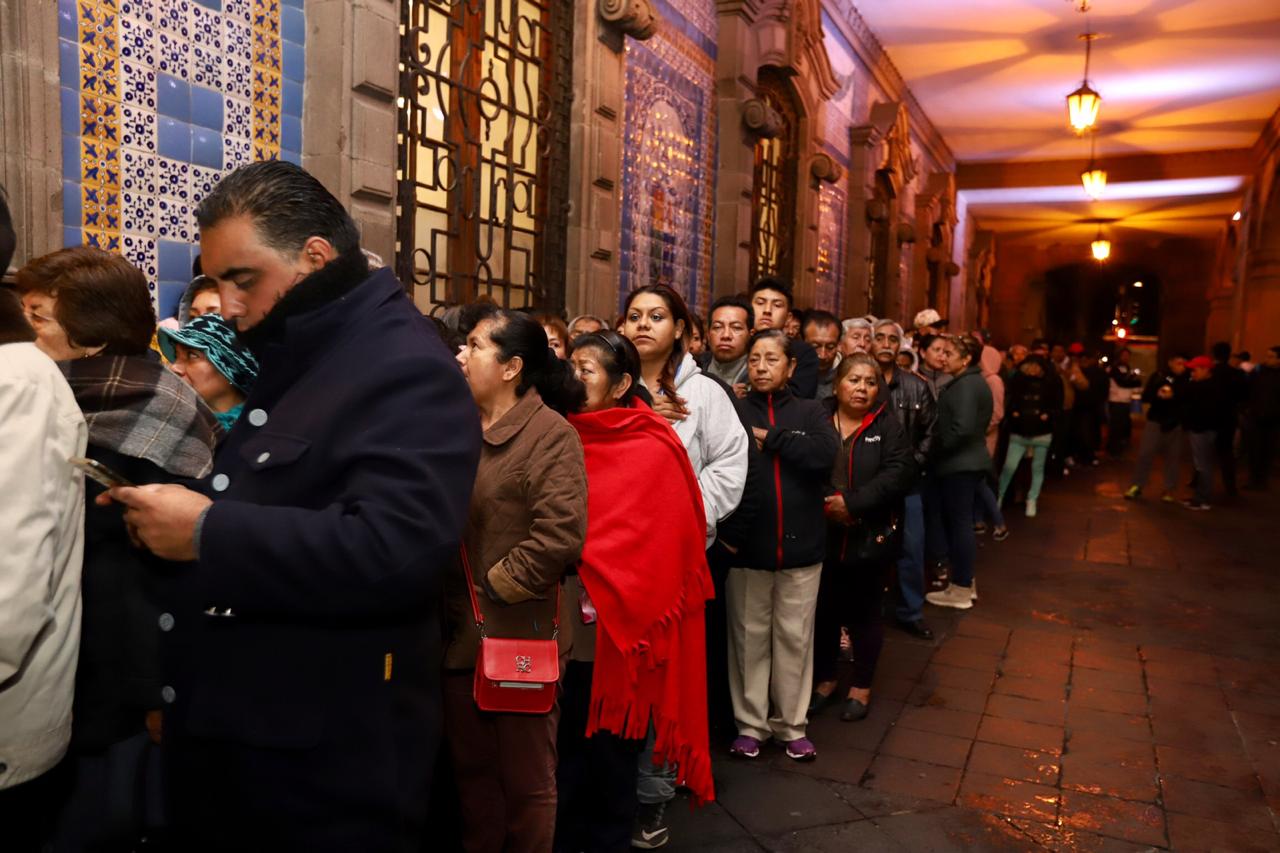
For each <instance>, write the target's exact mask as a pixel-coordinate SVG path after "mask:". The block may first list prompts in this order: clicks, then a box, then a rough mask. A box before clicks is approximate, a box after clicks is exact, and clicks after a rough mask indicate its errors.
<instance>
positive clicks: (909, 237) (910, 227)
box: [896, 219, 916, 246]
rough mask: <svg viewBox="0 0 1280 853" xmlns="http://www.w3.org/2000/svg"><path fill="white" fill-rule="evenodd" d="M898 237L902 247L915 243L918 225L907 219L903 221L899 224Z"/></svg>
mask: <svg viewBox="0 0 1280 853" xmlns="http://www.w3.org/2000/svg"><path fill="white" fill-rule="evenodd" d="M896 236H897V238H898V245H900V246H901V245H903V244H904V243H914V242H915V241H916V224H915V223H914V222H911V221H910V220H907V219H903V220H901V221H900V222H899V223H898V229H897V232H896Z"/></svg>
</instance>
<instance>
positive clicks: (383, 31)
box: [302, 0, 400, 265]
mask: <svg viewBox="0 0 1280 853" xmlns="http://www.w3.org/2000/svg"><path fill="white" fill-rule="evenodd" d="M399 18H400V4H399V3H398V2H395V0H355V2H352V0H307V4H306V19H307V30H308V31H307V75H306V83H305V89H304V94H303V97H304V98H305V102H304V103H305V106H304V108H303V110H302V121H303V133H302V144H303V151H302V165H303V167H304V168H306V169H307V170H308V171H309V172H311V173H312V174H313V175H315V176H316V178H318V179H319V180H320V181H321V182H322V183H323V184H324V185H325V186H326V187H327V188H328V189H329V191H330V192H332V193H333V194H334V195H336V196H337V197H338V199H339V200H341V201H342V202H343V204H346V205H347V206H348V209H349V210H350V211H351V215H352V217H353V218H354V219H355V220H356V224H357V225H359V226H360V240H361V244H362V245H363V246H364V247H365V248H366V249H368V250H369V251H371V252H374V253H376V254H378V255H380V256H381V257H382V259H383V261H384V262H386V263H387V264H388V265H391V264H393V263H394V261H395V250H396V243H395V233H396V210H395V197H396V94H397V88H398V79H399V71H398V62H399V58H400V23H399Z"/></svg>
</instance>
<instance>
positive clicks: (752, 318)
mask: <svg viewBox="0 0 1280 853" xmlns="http://www.w3.org/2000/svg"><path fill="white" fill-rule="evenodd" d="M720 308H741V309H742V310H743V311H746V312H747V328H748V329H754V328H755V327H756V312H755V310H754V309H753V308H752V307H751V300H750V299H748V298H747V297H745V296H743V295H742V294H741V293H731V294H729V295H728V296H721V297H720V298H719V299H717V300H716V301H715V302H712V303H711V310H710V311H708V312H707V326H708V327H710V326H711V318H712V317H714V316H715V315H716V311H717V309H720Z"/></svg>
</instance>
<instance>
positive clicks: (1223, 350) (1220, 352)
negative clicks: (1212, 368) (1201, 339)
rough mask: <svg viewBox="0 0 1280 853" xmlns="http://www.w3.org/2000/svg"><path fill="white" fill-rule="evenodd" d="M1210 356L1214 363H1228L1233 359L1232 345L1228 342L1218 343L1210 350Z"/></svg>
mask: <svg viewBox="0 0 1280 853" xmlns="http://www.w3.org/2000/svg"><path fill="white" fill-rule="evenodd" d="M1209 355H1211V356H1213V360H1214V361H1226V360H1227V359H1229V358H1231V344H1229V343H1227V342H1226V341H1218V342H1217V343H1216V344H1214V345H1213V346H1212V347H1210V348H1209Z"/></svg>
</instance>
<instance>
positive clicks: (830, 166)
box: [809, 151, 844, 184]
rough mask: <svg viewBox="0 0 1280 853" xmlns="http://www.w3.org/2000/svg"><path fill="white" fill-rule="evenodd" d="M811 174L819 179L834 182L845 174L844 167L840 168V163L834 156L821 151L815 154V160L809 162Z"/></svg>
mask: <svg viewBox="0 0 1280 853" xmlns="http://www.w3.org/2000/svg"><path fill="white" fill-rule="evenodd" d="M809 174H811V175H813V176H814V177H815V178H817V179H818V180H819V181H826V182H827V183H829V184H834V183H835V182H836V181H838V180H840V178H841V177H842V176H843V175H844V169H842V168H840V164H839V163H837V162H836V161H835V158H834V157H832V156H831V155H830V154H826V153H823V152H821V151H820V152H818V153H817V154H815V155H813V160H811V161H810V162H809Z"/></svg>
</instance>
